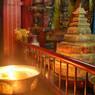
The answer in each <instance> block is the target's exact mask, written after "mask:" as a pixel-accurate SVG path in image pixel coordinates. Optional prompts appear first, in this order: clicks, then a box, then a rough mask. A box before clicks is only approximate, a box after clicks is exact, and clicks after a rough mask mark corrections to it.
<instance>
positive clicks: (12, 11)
mask: <svg viewBox="0 0 95 95" xmlns="http://www.w3.org/2000/svg"><path fill="white" fill-rule="evenodd" d="M3 17H4V18H3V21H4V25H3V26H4V27H3V28H4V37H3V38H4V57H10V56H11V55H13V52H14V39H13V36H14V30H15V29H17V28H20V27H21V21H20V20H21V1H20V0H4V12H3Z"/></svg>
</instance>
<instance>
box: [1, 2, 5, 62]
mask: <svg viewBox="0 0 95 95" xmlns="http://www.w3.org/2000/svg"><path fill="white" fill-rule="evenodd" d="M3 1H4V0H0V63H1V62H2V57H3Z"/></svg>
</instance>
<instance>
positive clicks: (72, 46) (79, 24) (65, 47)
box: [57, 5, 95, 64]
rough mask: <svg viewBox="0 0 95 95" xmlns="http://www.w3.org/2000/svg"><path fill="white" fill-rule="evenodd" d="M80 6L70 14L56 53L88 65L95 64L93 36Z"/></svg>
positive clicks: (94, 38) (94, 37) (94, 40)
mask: <svg viewBox="0 0 95 95" xmlns="http://www.w3.org/2000/svg"><path fill="white" fill-rule="evenodd" d="M85 14H86V12H85V10H84V9H83V8H82V7H81V5H80V6H79V7H78V8H77V9H76V10H75V11H74V12H73V13H72V19H71V22H70V24H69V28H68V30H67V33H66V34H65V35H64V42H61V43H59V44H58V45H57V52H58V53H60V54H64V55H67V56H71V57H73V58H77V59H79V60H83V61H86V62H88V63H91V64H92V63H93V64H95V35H94V34H91V29H90V24H89V23H88V22H87V18H86V17H85Z"/></svg>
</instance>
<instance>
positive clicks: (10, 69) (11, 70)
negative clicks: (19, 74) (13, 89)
mask: <svg viewBox="0 0 95 95" xmlns="http://www.w3.org/2000/svg"><path fill="white" fill-rule="evenodd" d="M6 72H7V74H8V78H9V79H11V80H14V79H16V75H15V67H14V66H8V67H7V68H6Z"/></svg>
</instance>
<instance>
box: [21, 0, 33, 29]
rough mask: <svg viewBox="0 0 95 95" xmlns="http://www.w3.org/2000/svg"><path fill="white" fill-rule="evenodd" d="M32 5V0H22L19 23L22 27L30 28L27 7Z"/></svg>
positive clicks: (29, 14)
mask: <svg viewBox="0 0 95 95" xmlns="http://www.w3.org/2000/svg"><path fill="white" fill-rule="evenodd" d="M31 5H32V0H22V8H21V19H22V21H21V23H22V27H23V28H26V29H28V28H31V24H32V19H31V17H32V16H31V14H32V13H31V11H30V10H29V7H30V6H31Z"/></svg>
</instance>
